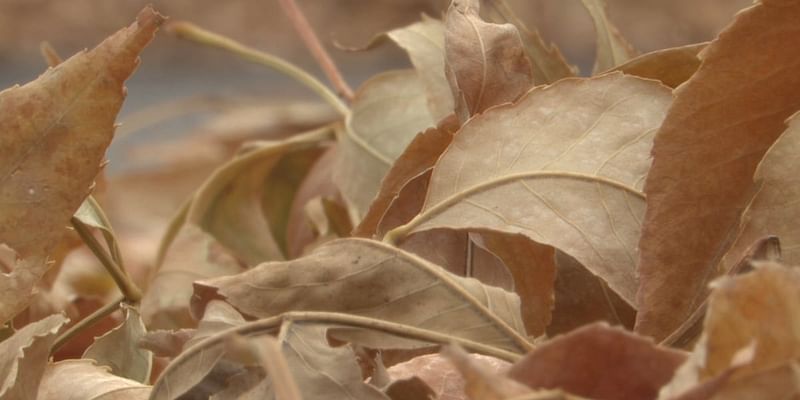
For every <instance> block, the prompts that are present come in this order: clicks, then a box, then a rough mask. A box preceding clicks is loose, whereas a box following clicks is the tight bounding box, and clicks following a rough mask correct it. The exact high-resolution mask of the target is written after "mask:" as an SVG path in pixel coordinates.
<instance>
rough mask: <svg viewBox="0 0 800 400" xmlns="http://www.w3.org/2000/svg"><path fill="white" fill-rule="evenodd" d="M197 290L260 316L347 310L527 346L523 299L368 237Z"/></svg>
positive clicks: (330, 245) (514, 348)
mask: <svg viewBox="0 0 800 400" xmlns="http://www.w3.org/2000/svg"><path fill="white" fill-rule="evenodd" d="M195 285H196V286H197V287H198V291H197V294H198V295H199V297H196V300H197V301H198V302H202V301H203V300H204V299H203V298H202V297H205V295H204V292H207V291H209V290H213V291H215V292H219V294H221V295H222V296H224V297H225V298H226V300H227V301H228V302H230V303H231V304H233V305H234V306H235V307H236V308H238V309H239V310H240V311H242V312H243V313H245V314H248V315H252V316H256V317H260V318H267V317H271V316H275V315H279V314H281V313H283V312H287V311H302V310H313V311H336V312H347V313H350V314H355V315H363V316H367V317H372V318H378V319H383V320H388V321H393V322H398V323H402V324H405V325H411V326H415V327H419V328H423V329H428V330H432V331H437V332H442V333H447V334H450V335H454V336H458V337H463V338H466V339H472V340H475V341H479V342H482V343H487V344H491V345H493V346H497V347H500V348H504V349H509V350H512V351H519V350H520V349H525V348H526V347H527V346H528V345H527V341H526V340H525V339H524V337H522V336H520V334H523V335H524V332H525V331H524V328H523V326H522V321H521V319H520V315H519V298H518V297H517V296H516V295H514V294H512V293H508V292H505V291H503V290H502V289H498V288H494V287H490V286H485V285H482V284H481V283H480V282H478V281H477V280H474V279H467V278H460V277H457V276H454V275H452V274H449V273H447V272H446V271H444V270H442V268H441V267H439V266H436V265H433V264H431V263H429V262H427V261H424V260H422V259H421V258H418V257H416V256H414V255H412V254H409V253H406V252H404V251H402V250H399V249H396V248H394V247H391V246H388V245H386V244H383V243H380V242H375V241H371V240H366V239H340V240H335V241H333V242H329V243H326V244H324V245H323V246H320V247H319V248H317V249H316V250H315V251H314V252H312V253H311V254H309V255H307V256H305V257H303V258H299V259H297V260H293V261H288V262H276V263H266V264H262V265H260V266H258V267H256V268H253V269H251V270H248V271H245V272H243V273H241V274H238V275H234V276H229V277H221V278H216V279H212V280H205V281H199V282H197V283H196V284H195Z"/></svg>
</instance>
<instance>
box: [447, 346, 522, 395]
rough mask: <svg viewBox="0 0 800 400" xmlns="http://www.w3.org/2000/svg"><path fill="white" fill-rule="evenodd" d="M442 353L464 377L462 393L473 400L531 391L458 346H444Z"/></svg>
mask: <svg viewBox="0 0 800 400" xmlns="http://www.w3.org/2000/svg"><path fill="white" fill-rule="evenodd" d="M442 355H443V356H445V358H447V359H448V360H449V361H450V363H452V364H453V365H454V366H455V367H456V370H457V371H458V372H459V373H460V374H461V376H462V378H463V379H464V393H466V394H467V397H468V398H470V399H474V400H503V399H510V398H514V397H517V396H521V395H524V394H526V393H529V392H531V389H530V388H528V387H527V386H525V385H523V384H521V383H519V382H517V381H515V380H514V379H511V378H508V377H506V376H503V375H500V374H498V373H497V372H496V371H493V370H492V369H491V367H489V366H487V365H483V364H481V363H479V362H478V361H477V360H475V359H473V358H472V357H470V355H469V353H467V352H466V351H464V349H462V348H460V347H458V346H453V345H450V346H446V347H444V348H443V349H442Z"/></svg>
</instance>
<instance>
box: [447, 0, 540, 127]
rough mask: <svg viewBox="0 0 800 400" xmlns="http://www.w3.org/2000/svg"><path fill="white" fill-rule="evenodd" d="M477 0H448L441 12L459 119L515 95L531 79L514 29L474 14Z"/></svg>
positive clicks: (518, 94)
mask: <svg viewBox="0 0 800 400" xmlns="http://www.w3.org/2000/svg"><path fill="white" fill-rule="evenodd" d="M479 4H480V3H479V2H478V1H474V0H467V1H453V2H451V3H450V8H448V9H447V15H446V17H445V27H446V31H445V40H444V45H445V60H446V61H445V65H446V66H445V73H446V75H447V80H448V81H449V82H450V89H451V91H452V93H453V98H454V102H455V108H456V115H457V116H458V119H459V120H460V121H461V122H462V123H463V122H464V121H466V120H467V119H468V118H469V117H470V116H472V115H475V114H479V113H482V112H483V111H484V110H486V109H487V108H489V107H491V106H493V105H496V104H501V103H507V102H511V101H514V100H516V99H517V98H518V97H519V96H520V95H521V94H523V93H525V92H526V91H527V90H528V89H529V88H530V87H531V85H532V84H533V71H532V69H531V64H530V61H528V57H527V56H526V55H525V50H524V48H523V46H522V41H521V39H520V36H519V32H518V31H517V28H516V27H514V25H511V24H502V25H501V24H493V23H489V22H485V21H483V20H482V19H481V18H480V16H479V15H478V6H479Z"/></svg>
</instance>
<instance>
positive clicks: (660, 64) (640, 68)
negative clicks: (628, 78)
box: [613, 42, 708, 89]
mask: <svg viewBox="0 0 800 400" xmlns="http://www.w3.org/2000/svg"><path fill="white" fill-rule="evenodd" d="M706 46H708V43H707V42H704V43H696V44H689V45H686V46H680V47H673V48H669V49H662V50H656V51H653V52H650V53H647V54H642V55H641V56H639V57H636V58H634V59H631V60H629V61H628V62H626V63H625V64H622V65H620V66H618V67H616V68H614V69H613V71H622V72H624V73H626V74H630V75H636V76H640V77H642V78H649V79H656V80H659V81H661V83H663V84H665V85H667V86H669V87H671V88H673V89H674V88H676V87H678V86H679V85H680V84H682V83H683V82H686V81H687V80H688V79H689V78H691V76H692V75H693V74H694V73H695V71H697V68H699V67H700V56H699V55H698V54H699V53H700V51H701V50H703V49H704V48H706Z"/></svg>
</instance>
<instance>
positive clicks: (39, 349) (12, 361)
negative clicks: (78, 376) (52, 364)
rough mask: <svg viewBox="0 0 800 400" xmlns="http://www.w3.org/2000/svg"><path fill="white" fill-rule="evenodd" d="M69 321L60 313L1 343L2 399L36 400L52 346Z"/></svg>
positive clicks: (37, 322) (0, 393) (19, 331)
mask: <svg viewBox="0 0 800 400" xmlns="http://www.w3.org/2000/svg"><path fill="white" fill-rule="evenodd" d="M66 323H67V320H66V318H64V317H63V316H61V315H59V314H56V315H51V316H49V317H47V318H44V319H42V320H39V321H36V322H33V323H31V324H28V325H25V326H24V327H22V329H20V330H18V331H17V332H15V333H14V334H13V335H12V336H11V337H9V338H7V339H5V340H3V341H2V342H0V355H2V357H1V358H0V382H2V385H1V386H0V399H2V400H17V399H35V398H37V397H36V394H37V391H38V390H39V381H40V380H42V375H43V374H44V373H45V365H46V364H47V360H48V359H49V358H50V347H51V346H52V345H53V342H54V341H55V340H56V334H58V331H59V329H61V327H62V326H63V325H64V324H66Z"/></svg>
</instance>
